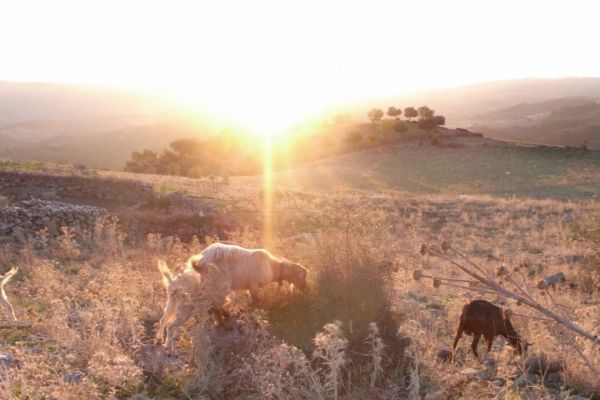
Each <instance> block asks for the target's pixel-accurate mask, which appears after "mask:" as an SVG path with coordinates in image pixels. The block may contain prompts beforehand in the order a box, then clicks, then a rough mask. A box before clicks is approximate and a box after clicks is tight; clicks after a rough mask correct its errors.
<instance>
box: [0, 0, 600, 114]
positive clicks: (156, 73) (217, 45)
mask: <svg viewBox="0 0 600 400" xmlns="http://www.w3.org/2000/svg"><path fill="white" fill-rule="evenodd" d="M599 5H600V2H597V1H594V0H590V1H577V0H569V1H551V0H545V1H533V0H531V1H529V0H516V1H507V0H499V1H485V0H471V1H467V0H461V1H453V0H440V1H426V0H425V1H424V0H413V1H398V0H396V1H377V0H367V1H351V0H344V1H337V0H335V1H327V0H320V1H310V0H300V1H285V0H268V1H253V0H240V1H228V0H216V1H204V0H193V1H192V0H191V1H177V0H169V1H166V0H165V1H149V0H145V1H127V0H115V1H113V0H102V1H91V0H87V1H80V0H75V1H67V0H42V1H30V0H9V1H6V0H0V52H1V53H0V80H18V81H53V82H68V83H81V82H86V83H102V84H116V85H125V86H133V87H144V88H151V89H158V90H167V91H171V92H175V93H177V94H178V95H182V96H184V97H185V98H186V99H188V100H193V101H194V102H197V103H198V104H202V105H204V106H206V107H210V108H212V109H214V110H221V111H222V110H228V109H234V108H235V109H236V110H237V111H235V112H234V114H235V115H236V117H239V118H240V119H245V120H248V121H253V122H256V123H257V124H261V123H263V122H265V121H263V119H264V118H269V119H271V117H262V115H264V113H260V112H259V111H260V110H261V109H265V108H267V109H271V110H276V111H278V114H280V116H281V118H282V120H283V119H290V118H294V117H298V116H301V115H303V114H305V113H308V112H312V111H314V110H315V109H316V108H318V107H320V106H322V105H324V104H328V103H332V102H339V101H350V100H354V99H357V98H360V97H364V96H376V95H387V94H393V93H398V92H402V91H406V90H414V89H425V88H433V87H440V86H453V85H460V84H465V83H470V82H478V81H485V80H498V79H507V78H520V77H530V76H535V77H562V76H598V75H600V55H599V54H598V52H597V48H598V42H597V41H598V39H599V38H600V24H599V23H598V18H599V17H600V6H599ZM271 122H272V121H271ZM265 123H266V122H265Z"/></svg>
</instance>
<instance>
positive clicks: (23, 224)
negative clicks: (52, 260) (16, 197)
mask: <svg viewBox="0 0 600 400" xmlns="http://www.w3.org/2000/svg"><path fill="white" fill-rule="evenodd" d="M2 199H4V200H2ZM0 204H8V202H7V201H6V198H0ZM107 215H108V212H107V211H106V210H104V209H102V208H98V207H91V206H83V205H74V204H67V203H60V202H56V201H43V200H38V199H31V200H26V201H21V202H19V203H17V204H8V206H3V207H0V244H3V243H15V242H16V243H19V244H23V243H25V242H27V241H29V240H31V239H33V238H34V237H35V236H36V234H37V233H38V232H39V231H41V230H42V229H46V232H47V235H48V238H56V237H58V236H59V235H60V234H61V228H62V227H69V228H70V229H71V230H72V231H73V233H74V234H76V235H79V234H81V233H82V232H85V231H87V232H91V231H92V230H93V229H94V227H95V226H96V222H97V221H98V220H99V219H102V218H104V217H106V216H107Z"/></svg>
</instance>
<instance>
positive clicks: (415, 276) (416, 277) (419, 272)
mask: <svg viewBox="0 0 600 400" xmlns="http://www.w3.org/2000/svg"><path fill="white" fill-rule="evenodd" d="M422 276H423V271H422V270H420V269H415V270H414V271H413V279H414V280H415V281H418V280H419V279H421V277H422Z"/></svg>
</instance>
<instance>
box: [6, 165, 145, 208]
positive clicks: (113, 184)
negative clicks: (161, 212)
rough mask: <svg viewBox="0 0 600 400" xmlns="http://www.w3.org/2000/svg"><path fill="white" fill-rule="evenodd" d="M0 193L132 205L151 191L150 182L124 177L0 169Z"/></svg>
mask: <svg viewBox="0 0 600 400" xmlns="http://www.w3.org/2000/svg"><path fill="white" fill-rule="evenodd" d="M0 195H2V196H6V197H8V198H10V199H11V200H26V199H29V198H31V197H37V198H44V199H49V200H52V199H59V198H62V197H69V198H73V197H75V198H77V197H81V198H95V199H103V200H112V201H116V202H119V203H121V204H136V203H140V202H145V201H148V200H149V199H151V198H152V197H153V190H152V186H151V185H148V184H143V183H141V182H137V181H134V180H126V179H111V178H104V177H98V176H83V175H51V174H43V173H35V172H18V171H0Z"/></svg>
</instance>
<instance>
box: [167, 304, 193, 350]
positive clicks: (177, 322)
mask: <svg viewBox="0 0 600 400" xmlns="http://www.w3.org/2000/svg"><path fill="white" fill-rule="evenodd" d="M189 317H190V315H189V314H188V313H185V312H181V313H180V312H177V313H176V314H175V319H173V321H171V323H170V324H169V326H168V327H167V340H166V341H165V347H166V348H167V353H168V354H169V355H172V354H173V333H174V332H175V329H177V328H179V327H180V326H181V325H183V324H185V322H186V321H187V320H188V319H189Z"/></svg>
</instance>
